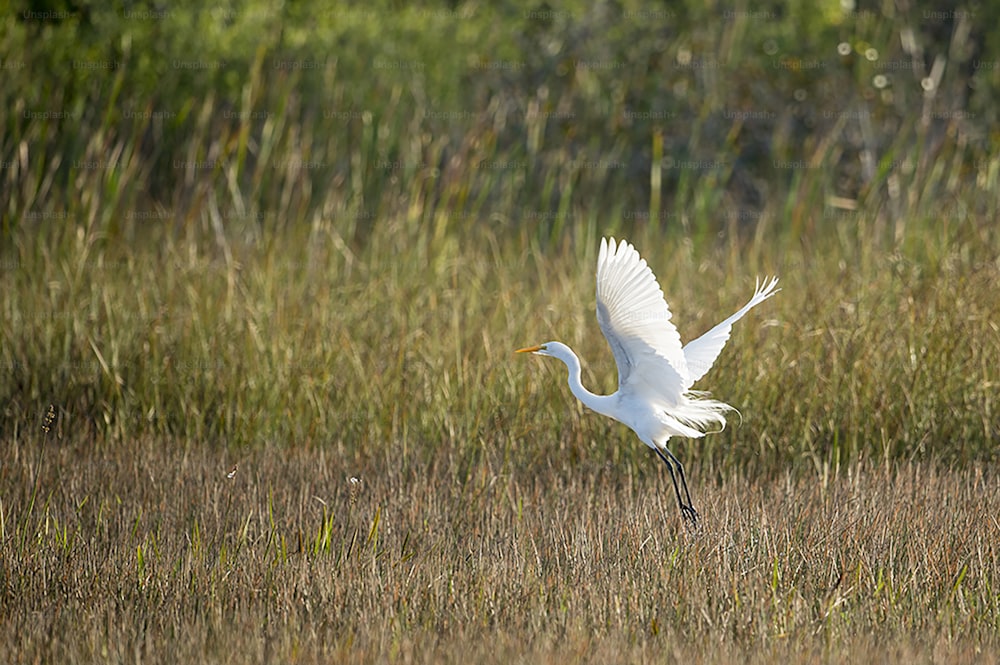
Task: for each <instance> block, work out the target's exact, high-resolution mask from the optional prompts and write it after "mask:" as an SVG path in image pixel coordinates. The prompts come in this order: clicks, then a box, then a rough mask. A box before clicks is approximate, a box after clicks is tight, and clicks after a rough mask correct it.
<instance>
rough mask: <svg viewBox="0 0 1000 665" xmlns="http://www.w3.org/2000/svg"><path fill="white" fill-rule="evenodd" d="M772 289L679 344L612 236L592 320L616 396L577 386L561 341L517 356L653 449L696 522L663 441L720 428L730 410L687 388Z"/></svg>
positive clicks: (652, 288) (641, 267)
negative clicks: (557, 365)
mask: <svg viewBox="0 0 1000 665" xmlns="http://www.w3.org/2000/svg"><path fill="white" fill-rule="evenodd" d="M777 284H778V279H777V278H776V277H775V278H772V279H771V280H770V281H768V280H765V281H764V282H763V284H762V283H761V282H760V281H758V282H757V288H756V290H755V291H754V294H753V297H752V298H750V301H749V302H748V303H747V304H746V305H744V306H743V307H742V308H741V309H740V310H739V311H738V312H736V313H735V314H733V315H732V316H730V317H729V318H728V319H726V320H725V321H723V322H722V323H720V324H719V325H717V326H715V327H714V328H712V329H711V330H709V331H708V332H707V333H705V334H704V335H702V336H701V337H699V338H698V339H695V340H693V341H691V342H688V344H687V345H686V346H681V338H680V335H678V334H677V328H675V327H674V325H673V324H672V323H671V322H670V317H671V314H670V308H669V307H668V306H667V303H666V300H664V298H663V291H661V290H660V285H659V284H657V282H656V277H655V276H654V275H653V271H652V270H650V268H649V266H648V265H646V262H645V261H644V260H643V259H642V257H640V256H639V252H637V251H636V250H635V248H634V247H632V245H630V244H629V243H628V242H626V241H624V240H623V241H622V242H621V243H620V244H617V245H616V244H615V239H614V238H610V239H602V240H601V251H600V253H599V254H598V257H597V322H598V323H599V324H600V326H601V332H603V333H604V336H605V337H606V338H607V340H608V344H609V345H610V346H611V351H612V353H614V356H615V362H616V363H617V365H618V390H617V391H616V392H614V393H612V394H610V395H595V394H594V393H592V392H590V391H589V390H587V389H586V388H585V387H584V386H583V384H582V383H580V359H579V358H578V357H577V355H576V354H575V353H573V350H572V349H570V348H569V347H568V346H566V345H565V344H563V343H561V342H547V343H545V344H541V345H539V346H531V347H528V348H525V349H518V351H517V353H534V354H536V355H540V356H551V357H553V358H558V359H559V360H561V361H563V362H564V363H566V367H567V369H568V370H569V389H570V390H571V391H572V393H573V394H574V395H575V396H576V398H577V399H578V400H580V401H581V402H583V404H584V405H585V406H587V407H589V408H590V409H592V410H594V411H596V412H597V413H600V414H603V415H605V416H608V417H609V418H614V419H615V420H617V421H618V422H620V423H623V424H625V425H628V427H630V428H631V429H632V431H634V432H635V433H636V435H638V437H639V439H640V440H641V441H642V442H643V443H645V444H646V445H647V446H649V447H650V448H652V449H653V450H654V451H656V454H657V455H659V457H660V459H662V460H663V462H664V463H665V464H666V465H667V468H668V469H669V470H670V478H671V480H673V483H674V492H675V493H676V494H677V504H678V506H679V507H680V509H681V514H682V515H683V516H684V518H685V519H687V520H690V521H691V523H696V522H697V521H698V513H697V511H696V510H695V509H694V506H693V505H692V504H691V494H690V492H688V487H687V479H686V478H685V476H684V467H683V465H682V464H681V463H680V460H678V459H677V458H676V457H675V456H674V454H673V453H672V452H670V450H669V449H668V448H667V441H668V440H669V439H670V437H672V436H684V437H689V438H700V437H703V436H705V433H706V431H709V429H710V428H711V427H713V426H714V427H717V428H718V429H720V430H721V429H722V428H723V427H725V425H726V419H725V416H724V415H723V414H724V413H725V412H726V411H732V410H733V407H731V406H729V405H728V404H724V403H722V402H719V401H716V400H713V399H708V398H707V397H706V396H705V393H703V392H699V391H694V390H691V386H692V385H694V383H695V382H696V381H697V380H698V379H700V378H701V377H703V376H704V375H705V373H706V372H708V370H709V369H711V367H712V364H713V363H714V362H715V359H716V358H717V357H718V356H719V353H720V352H721V351H722V348H723V347H724V346H725V345H726V342H727V341H728V340H729V334H730V332H731V331H732V327H733V324H734V323H735V322H736V321H738V320H740V319H741V318H742V317H743V315H744V314H746V313H747V312H749V311H750V309H751V308H752V307H754V306H755V305H759V304H760V303H762V302H764V301H765V300H767V299H768V298H770V297H771V296H772V295H774V294H775V293H776V292H777V291H776V289H775V287H776V286H777ZM716 431H718V430H716ZM678 476H679V477H680V485H678V482H677V478H678ZM681 488H683V490H684V494H683V497H682V496H681Z"/></svg>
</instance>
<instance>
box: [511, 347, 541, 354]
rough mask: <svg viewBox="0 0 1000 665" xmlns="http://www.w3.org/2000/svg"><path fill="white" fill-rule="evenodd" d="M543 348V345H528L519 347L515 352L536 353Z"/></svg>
mask: <svg viewBox="0 0 1000 665" xmlns="http://www.w3.org/2000/svg"><path fill="white" fill-rule="evenodd" d="M541 348H542V347H540V346H528V347H525V348H523V349H518V350H517V351H515V352H514V353H534V352H535V351H539V350H540V349H541Z"/></svg>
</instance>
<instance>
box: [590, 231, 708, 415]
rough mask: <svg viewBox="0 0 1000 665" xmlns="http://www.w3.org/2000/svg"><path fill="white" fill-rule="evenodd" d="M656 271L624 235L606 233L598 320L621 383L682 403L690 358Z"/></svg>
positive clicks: (599, 271) (599, 273)
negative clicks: (619, 238)
mask: <svg viewBox="0 0 1000 665" xmlns="http://www.w3.org/2000/svg"><path fill="white" fill-rule="evenodd" d="M670 316H671V315H670V308H669V307H668V306H667V303H666V301H665V300H664V299H663V292H662V291H661V290H660V285H659V284H657V283H656V277H655V276H654V275H653V271H652V270H650V269H649V266H648V265H646V262H645V261H644V260H643V259H642V257H640V256H639V252H637V251H636V250H635V248H634V247H632V246H631V245H630V244H628V243H627V242H625V241H624V240H623V241H622V242H621V244H619V245H617V246H616V245H615V239H614V238H610V239H602V240H601V251H600V254H599V255H598V258H597V322H598V323H599V324H600V326H601V332H603V333H604V336H605V337H606V338H607V340H608V344H609V345H610V346H611V351H612V353H614V355H615V362H616V363H618V389H619V390H622V391H631V392H633V393H639V394H642V395H644V396H646V397H648V398H650V399H653V400H655V401H656V402H659V403H660V404H663V405H665V406H671V405H675V404H678V403H680V401H681V394H682V393H683V391H684V386H685V384H686V383H688V382H687V374H688V369H687V362H686V361H685V358H684V350H683V349H682V347H681V338H680V335H678V334H677V328H675V327H674V324H672V323H671V322H670Z"/></svg>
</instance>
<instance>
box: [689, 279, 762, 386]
mask: <svg viewBox="0 0 1000 665" xmlns="http://www.w3.org/2000/svg"><path fill="white" fill-rule="evenodd" d="M777 285H778V278H777V277H773V278H771V281H767V280H765V281H764V283H763V284H761V283H760V282H759V281H758V282H757V287H756V289H755V290H754V294H753V298H750V302H748V303H747V304H746V305H744V306H743V308H742V309H740V311H738V312H736V313H735V314H733V315H732V316H730V317H729V318H728V319H726V320H725V321H723V322H722V323H720V324H719V325H717V326H715V327H714V328H712V329H711V330H709V331H708V332H707V333H705V334H704V335H702V336H701V337H699V338H698V339H695V340H691V341H690V342H688V343H687V346H685V347H684V359H685V360H686V361H687V369H688V376H687V382H686V383H685V385H684V389H685V390H687V389H688V388H690V387H691V386H692V385H694V382H695V381H697V380H698V379H700V378H701V377H703V376H705V373H706V372H708V370H710V369H712V365H713V364H714V363H715V359H716V358H718V357H719V354H720V353H721V352H722V348H723V347H724V346H725V345H726V342H728V341H729V334H730V333H731V332H732V330H733V324H734V323H736V322H737V321H739V320H740V319H742V318H743V315H744V314H746V313H747V312H749V311H750V310H751V309H752V308H753V307H755V306H756V305H759V304H760V303H762V302H764V301H765V300H767V299H768V298H770V297H771V296H773V295H774V294H775V293H777V292H778V291H780V289H775V288H774V287H776V286H777Z"/></svg>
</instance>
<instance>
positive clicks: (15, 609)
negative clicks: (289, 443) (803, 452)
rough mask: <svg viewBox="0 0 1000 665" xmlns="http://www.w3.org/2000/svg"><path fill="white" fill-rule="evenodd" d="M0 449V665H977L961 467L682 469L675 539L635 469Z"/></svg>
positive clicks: (993, 603) (669, 497)
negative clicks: (697, 513) (4, 453)
mask: <svg viewBox="0 0 1000 665" xmlns="http://www.w3.org/2000/svg"><path fill="white" fill-rule="evenodd" d="M636 446H637V449H636V450H635V451H634V454H635V455H636V456H638V455H642V454H644V453H645V452H647V451H645V450H643V449H641V445H640V444H638V443H637V444H636ZM10 450H11V454H10V457H9V459H8V460H7V461H6V463H5V464H4V466H3V471H2V476H0V490H2V491H0V501H2V518H3V519H2V534H0V543H2V549H0V552H2V566H0V571H2V572H0V575H2V577H0V579H2V582H3V583H2V586H0V589H2V595H0V616H2V617H4V619H3V622H2V627H0V661H3V662H59V663H73V662H94V661H102V662H123V661H130V662H131V661H136V662H140V661H141V662H145V663H160V662H163V663H167V662H170V663H174V662H220V663H223V662H226V663H228V662H233V663H235V662H338V661H339V662H361V661H392V662H430V661H433V662H513V661H522V662H527V661H530V662H567V660H568V661H570V662H579V661H591V662H622V661H625V660H631V661H661V660H664V659H666V660H678V661H681V660H683V661H684V662H776V661H777V660H778V659H784V660H789V661H792V662H816V661H833V662H838V661H839V662H862V661H869V660H873V659H878V660H883V659H885V660H892V661H896V662H901V661H908V662H945V661H947V662H974V661H981V662H987V661H991V660H995V659H996V658H997V657H1000V639H998V628H1000V612H998V602H1000V596H998V593H1000V592H998V590H997V587H996V584H997V580H998V579H1000V575H998V573H1000V524H998V521H997V515H1000V487H998V486H997V484H996V483H995V482H993V481H991V480H990V479H989V475H988V474H987V473H985V472H984V470H982V469H969V470H963V471H958V472H954V471H945V470H940V469H936V468H933V467H930V466H926V465H903V466H900V467H898V468H893V469H889V468H871V467H869V466H864V465H861V466H854V467H852V468H849V469H846V470H844V471H842V472H841V473H839V474H832V473H823V474H819V475H817V476H813V477H803V478H794V477H791V476H788V477H780V478H775V479H771V480H766V481H757V480H748V479H745V478H739V477H732V478H726V479H723V480H722V481H721V482H720V483H714V482H712V481H711V480H708V478H709V474H707V473H703V472H701V471H700V470H698V469H697V465H696V464H692V470H691V474H690V475H691V481H692V485H693V487H692V491H693V492H694V493H695V501H696V505H697V506H698V507H699V509H700V510H701V512H702V516H703V518H704V525H705V526H704V529H703V531H701V532H700V533H698V534H691V533H688V532H686V531H685V529H684V527H683V526H682V523H681V520H680V517H679V514H678V511H677V509H676V506H675V505H674V503H673V493H672V490H671V488H670V485H669V479H668V478H667V477H666V475H665V474H663V473H661V472H660V471H661V470H660V469H659V468H658V466H656V465H655V462H654V460H653V459H652V458H651V459H650V460H649V464H648V466H647V465H643V464H639V465H635V464H631V463H630V464H626V465H624V467H616V466H612V465H610V464H606V465H603V466H602V465H601V464H600V462H599V460H587V459H583V460H579V461H578V462H568V461H567V462H560V461H558V460H556V461H550V462H547V463H544V464H542V465H539V466H537V467H535V468H526V469H513V468H507V466H506V465H505V464H504V463H502V462H501V461H499V460H497V459H493V458H491V457H490V455H488V454H487V455H486V456H485V457H486V459H485V460H484V463H483V464H481V465H476V466H472V467H470V468H463V465H464V464H465V462H463V461H462V460H459V459H457V458H455V457H453V456H451V455H450V454H449V452H448V451H446V450H442V451H441V452H440V454H439V455H437V456H435V457H434V458H432V459H429V460H427V461H426V463H420V464H416V463H411V464H408V465H405V467H400V466H398V465H396V464H394V463H393V459H392V452H391V451H389V452H387V454H386V455H385V457H381V458H373V461H372V462H370V463H367V465H366V466H365V467H364V468H360V467H355V468H351V466H350V465H351V464H353V462H352V463H345V461H344V460H343V459H339V458H336V457H334V456H331V455H330V454H329V452H324V451H322V450H307V449H301V448H300V449H295V450H290V451H282V450H278V449H276V448H274V447H271V448H267V449H263V450H260V451H258V452H244V453H234V452H231V451H229V452H227V451H223V450H218V449H214V448H212V447H205V446H203V445H183V444H181V443H179V442H177V441H166V440H159V441H152V440H150V441H145V442H142V443H136V444H134V445H133V446H132V449H131V450H127V451H126V450H125V448H124V446H120V447H116V448H114V449H113V452H112V451H108V450H101V449H97V450H95V449H94V448H93V444H92V443H69V442H66V441H64V440H59V439H50V440H49V441H48V442H47V443H45V444H44V445H42V446H39V445H36V444H30V445H28V444H25V443H24V442H23V441H22V442H21V443H15V444H14V445H13V446H12V448H10ZM240 454H243V455H245V457H244V458H241V459H236V458H234V455H240ZM234 463H238V464H239V466H238V469H237V472H236V474H235V476H233V477H232V478H231V479H230V478H227V473H228V472H229V471H230V470H231V469H232V467H233V465H234ZM401 468H404V469H405V470H400V469H401ZM632 469H639V472H638V473H636V472H633V471H631V470H632ZM351 477H356V478H358V479H359V482H351V481H350V480H349V478H351Z"/></svg>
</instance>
